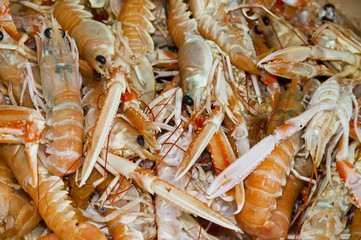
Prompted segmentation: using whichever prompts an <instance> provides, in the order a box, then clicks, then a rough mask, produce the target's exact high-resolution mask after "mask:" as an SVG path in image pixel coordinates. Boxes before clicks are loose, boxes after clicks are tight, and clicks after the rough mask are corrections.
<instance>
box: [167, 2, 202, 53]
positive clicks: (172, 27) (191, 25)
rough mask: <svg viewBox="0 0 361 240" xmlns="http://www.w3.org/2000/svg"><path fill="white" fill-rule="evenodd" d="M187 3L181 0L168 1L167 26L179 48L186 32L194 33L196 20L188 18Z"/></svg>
mask: <svg viewBox="0 0 361 240" xmlns="http://www.w3.org/2000/svg"><path fill="white" fill-rule="evenodd" d="M190 15H191V13H190V12H189V11H187V5H186V4H185V3H183V1H182V0H170V1H169V16H168V28H169V35H170V36H171V38H172V40H173V42H174V43H175V45H176V46H177V47H178V48H180V47H181V46H182V45H183V44H184V43H185V42H186V37H187V34H192V33H193V34H195V33H196V30H197V22H196V20H195V19H194V18H193V19H191V18H190Z"/></svg>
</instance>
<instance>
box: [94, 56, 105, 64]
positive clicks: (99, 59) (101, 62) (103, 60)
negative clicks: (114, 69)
mask: <svg viewBox="0 0 361 240" xmlns="http://www.w3.org/2000/svg"><path fill="white" fill-rule="evenodd" d="M95 60H96V61H97V62H99V63H100V64H101V65H104V64H105V63H106V62H107V60H106V59H105V57H104V56H102V55H98V56H96V57H95Z"/></svg>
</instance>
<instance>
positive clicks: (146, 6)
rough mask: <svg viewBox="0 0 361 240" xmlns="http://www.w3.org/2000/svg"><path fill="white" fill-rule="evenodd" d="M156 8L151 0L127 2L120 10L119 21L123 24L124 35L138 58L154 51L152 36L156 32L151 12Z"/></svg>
mask: <svg viewBox="0 0 361 240" xmlns="http://www.w3.org/2000/svg"><path fill="white" fill-rule="evenodd" d="M154 8H155V6H154V4H153V3H152V2H151V1H149V0H125V1H124V2H123V5H122V8H121V10H120V13H119V16H118V20H119V21H121V22H122V30H123V35H124V37H126V38H127V39H128V41H129V42H128V44H129V47H130V49H131V50H132V52H133V53H134V55H135V56H136V57H139V56H144V55H146V54H147V53H152V52H153V51H154V42H153V39H152V37H151V36H150V34H151V33H154V31H155V28H154V26H153V24H152V23H151V21H154V19H155V18H154V16H153V14H152V12H151V11H150V10H152V9H154Z"/></svg>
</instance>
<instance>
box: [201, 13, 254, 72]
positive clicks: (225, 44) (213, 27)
mask: <svg viewBox="0 0 361 240" xmlns="http://www.w3.org/2000/svg"><path fill="white" fill-rule="evenodd" d="M198 21H199V22H198V30H199V32H200V33H201V35H202V36H203V37H204V38H206V39H209V40H212V41H214V42H216V43H217V44H218V45H219V46H220V48H221V49H222V50H223V51H225V52H226V53H227V54H228V55H229V57H230V60H231V62H232V64H233V65H235V66H236V67H237V68H239V69H242V70H245V71H250V72H252V73H258V70H257V67H256V65H255V64H254V63H253V61H252V59H251V58H250V57H251V56H252V55H253V53H252V51H251V50H249V49H247V48H246V47H245V46H244V45H241V42H240V41H239V40H238V39H237V36H236V35H235V34H234V33H233V32H232V31H231V29H229V28H228V26H226V25H222V24H221V23H219V22H218V21H216V20H215V19H213V18H212V17H211V16H209V15H207V14H203V15H202V17H200V18H199V19H198Z"/></svg>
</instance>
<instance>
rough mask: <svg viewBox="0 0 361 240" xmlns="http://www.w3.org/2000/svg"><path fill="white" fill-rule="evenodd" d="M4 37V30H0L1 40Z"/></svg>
mask: <svg viewBox="0 0 361 240" xmlns="http://www.w3.org/2000/svg"><path fill="white" fill-rule="evenodd" d="M3 39H4V34H3V32H2V31H0V41H2V40H3Z"/></svg>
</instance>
